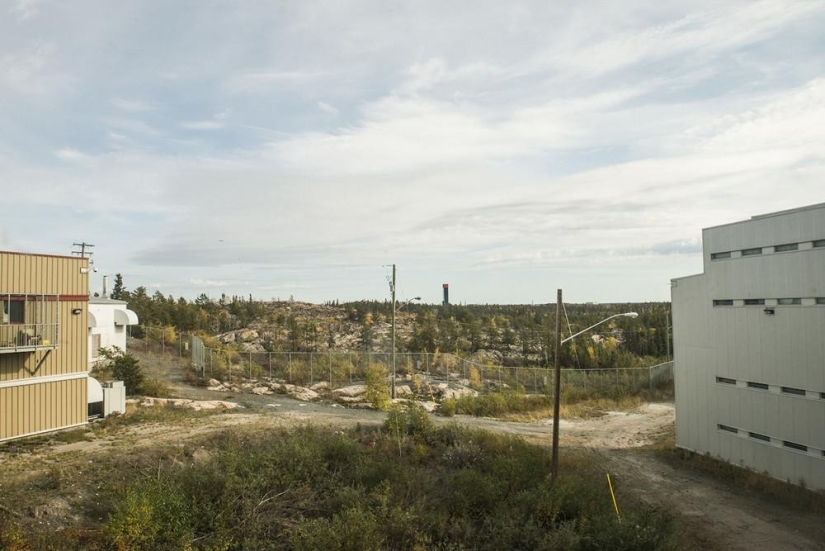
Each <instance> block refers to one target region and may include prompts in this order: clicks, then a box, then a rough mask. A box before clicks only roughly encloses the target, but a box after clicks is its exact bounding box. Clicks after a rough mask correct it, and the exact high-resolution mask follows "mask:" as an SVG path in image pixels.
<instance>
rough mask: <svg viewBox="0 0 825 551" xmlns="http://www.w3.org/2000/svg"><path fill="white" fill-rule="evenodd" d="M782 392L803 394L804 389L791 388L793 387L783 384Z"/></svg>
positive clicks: (796, 394)
mask: <svg viewBox="0 0 825 551" xmlns="http://www.w3.org/2000/svg"><path fill="white" fill-rule="evenodd" d="M782 392H783V393H784V394H793V395H795V396H805V391H804V390H802V389H801V388H793V387H790V386H783V387H782Z"/></svg>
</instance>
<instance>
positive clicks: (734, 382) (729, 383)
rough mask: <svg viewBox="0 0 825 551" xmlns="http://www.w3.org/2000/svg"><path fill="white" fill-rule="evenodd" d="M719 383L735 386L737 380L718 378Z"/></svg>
mask: <svg viewBox="0 0 825 551" xmlns="http://www.w3.org/2000/svg"><path fill="white" fill-rule="evenodd" d="M716 382H717V383H722V384H724V385H735V384H736V379H728V378H727V377H716Z"/></svg>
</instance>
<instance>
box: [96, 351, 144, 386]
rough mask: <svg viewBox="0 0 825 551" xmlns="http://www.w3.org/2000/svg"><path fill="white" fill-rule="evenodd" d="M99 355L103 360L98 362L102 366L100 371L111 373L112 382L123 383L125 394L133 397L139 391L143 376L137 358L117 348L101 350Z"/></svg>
mask: <svg viewBox="0 0 825 551" xmlns="http://www.w3.org/2000/svg"><path fill="white" fill-rule="evenodd" d="M100 355H101V356H102V357H103V360H102V361H101V362H99V363H101V364H103V367H102V369H105V370H106V372H108V373H111V376H112V378H113V379H114V380H116V381H123V386H125V387H126V394H129V395H134V394H137V393H139V392H140V391H141V385H142V384H143V380H144V375H143V369H142V368H141V366H140V361H139V360H138V359H137V358H135V357H134V356H132V355H131V354H127V353H126V352H124V351H123V350H121V349H120V348H118V347H117V346H113V347H111V348H101V349H100Z"/></svg>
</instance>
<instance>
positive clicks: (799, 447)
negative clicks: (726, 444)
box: [716, 423, 825, 457]
mask: <svg viewBox="0 0 825 551" xmlns="http://www.w3.org/2000/svg"><path fill="white" fill-rule="evenodd" d="M716 428H717V429H719V430H720V431H723V432H730V433H733V434H736V435H739V436H742V437H743V438H750V439H752V440H757V441H759V442H765V443H768V444H771V443H774V442H775V443H776V445H777V446H779V445H781V446H782V447H783V448H788V449H790V450H796V451H800V452H805V453H816V454H817V455H819V456H820V457H825V450H818V449H816V448H812V447H809V446H806V445H805V444H799V443H797V442H791V441H789V440H781V439H779V438H771V437H770V436H767V435H765V434H759V433H758V432H752V431H749V430H744V429H738V428H736V427H731V426H730V425H723V424H721V423H719V424H717V425H716Z"/></svg>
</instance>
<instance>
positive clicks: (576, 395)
mask: <svg viewBox="0 0 825 551" xmlns="http://www.w3.org/2000/svg"><path fill="white" fill-rule="evenodd" d="M672 399H673V385H672V383H670V384H669V385H666V386H664V387H663V388H657V389H653V390H647V389H645V390H643V391H640V392H638V393H628V392H624V391H619V392H614V393H613V394H612V395H593V394H592V393H587V392H585V391H583V390H582V389H579V388H576V387H571V388H569V389H566V390H563V392H562V396H561V400H560V402H561V403H560V414H561V416H562V417H564V418H568V419H569V418H588V417H599V416H602V415H604V414H605V412H607V411H630V410H633V409H636V408H638V407H640V406H642V405H643V404H645V403H649V402H656V401H666V400H672ZM441 413H442V414H444V415H446V416H452V415H455V414H464V415H474V416H477V417H494V418H498V419H503V420H509V421H533V420H536V419H544V418H548V417H552V416H553V397H552V396H550V395H547V394H525V393H523V392H519V391H514V390H511V391H505V392H495V393H488V394H479V395H478V396H469V395H467V396H462V397H460V398H458V399H456V400H445V402H444V403H443V404H442V405H441Z"/></svg>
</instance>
